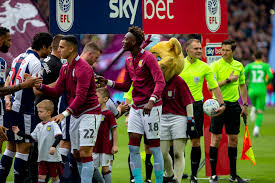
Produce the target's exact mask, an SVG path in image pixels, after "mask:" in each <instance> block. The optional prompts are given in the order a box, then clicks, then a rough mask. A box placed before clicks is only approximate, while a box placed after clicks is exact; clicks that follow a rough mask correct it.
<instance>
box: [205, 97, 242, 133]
mask: <svg viewBox="0 0 275 183" xmlns="http://www.w3.org/2000/svg"><path fill="white" fill-rule="evenodd" d="M224 103H225V111H224V112H223V113H222V114H221V115H219V116H216V117H212V118H211V125H210V128H209V131H210V132H211V133H213V134H222V128H223V125H225V130H226V133H227V134H230V135H237V134H239V132H240V121H241V119H240V114H241V111H242V109H241V107H240V104H239V103H238V102H224Z"/></svg>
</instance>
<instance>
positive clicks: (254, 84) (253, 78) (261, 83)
mask: <svg viewBox="0 0 275 183" xmlns="http://www.w3.org/2000/svg"><path fill="white" fill-rule="evenodd" d="M245 76H246V77H248V90H249V91H250V92H253V93H256V94H263V95H265V94H266V91H267V90H266V86H267V83H268V82H267V81H271V80H272V78H273V75H272V72H271V69H270V67H269V65H268V64H267V63H264V62H262V61H256V62H253V63H250V64H247V65H246V67H245ZM266 76H268V80H267V79H266Z"/></svg>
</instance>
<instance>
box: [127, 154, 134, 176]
mask: <svg viewBox="0 0 275 183" xmlns="http://www.w3.org/2000/svg"><path fill="white" fill-rule="evenodd" d="M128 167H129V172H130V180H132V179H134V176H133V174H132V170H131V166H130V154H129V156H128Z"/></svg>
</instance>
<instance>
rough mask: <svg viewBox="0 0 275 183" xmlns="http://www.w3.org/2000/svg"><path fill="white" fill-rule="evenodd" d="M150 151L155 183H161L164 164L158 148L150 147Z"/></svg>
mask: <svg viewBox="0 0 275 183" xmlns="http://www.w3.org/2000/svg"><path fill="white" fill-rule="evenodd" d="M150 151H151V152H152V154H153V157H154V172H155V177H156V183H162V180H163V170H164V162H163V156H162V153H161V150H160V147H150Z"/></svg>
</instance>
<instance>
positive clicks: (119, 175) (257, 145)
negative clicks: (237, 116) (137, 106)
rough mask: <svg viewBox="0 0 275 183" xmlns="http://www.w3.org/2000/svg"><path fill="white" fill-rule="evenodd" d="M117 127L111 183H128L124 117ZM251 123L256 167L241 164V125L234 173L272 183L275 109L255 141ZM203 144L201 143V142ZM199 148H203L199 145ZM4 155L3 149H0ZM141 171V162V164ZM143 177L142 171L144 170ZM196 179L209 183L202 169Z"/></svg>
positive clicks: (254, 181) (268, 112) (257, 182)
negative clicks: (117, 142) (117, 136)
mask: <svg viewBox="0 0 275 183" xmlns="http://www.w3.org/2000/svg"><path fill="white" fill-rule="evenodd" d="M117 123H118V135H119V151H118V153H117V154H116V155H115V161H114V164H113V170H112V177H113V182H114V183H127V182H130V181H129V180H130V178H129V170H128V164H127V159H128V145H127V144H128V134H127V130H126V127H125V124H124V117H121V118H120V119H119V120H117ZM253 127H254V123H252V122H251V121H250V120H249V119H248V128H249V134H250V137H251V142H252V147H253V151H254V154H255V157H256V161H257V166H256V167H255V166H254V165H253V164H252V163H251V162H250V161H248V160H246V161H243V160H242V161H241V160H240V157H241V151H242V142H243V133H244V125H243V123H242V124H241V132H240V134H239V146H238V161H237V172H238V174H239V175H240V176H241V177H243V178H247V179H250V182H251V183H272V182H275V108H274V107H273V108H267V109H266V111H265V113H264V121H263V123H262V127H261V137H258V138H255V137H253V136H252V132H253ZM202 143H203V139H202ZM202 147H204V145H203V144H202ZM190 150H191V147H190V143H189V142H188V143H187V146H186V149H185V151H186V166H185V173H187V174H188V175H190V173H191V170H190ZM3 151H4V146H3ZM141 151H143V144H141ZM202 153H203V154H202V158H204V149H203V148H202ZM143 168H144V162H143ZM143 176H145V171H144V170H143ZM198 177H199V178H205V179H201V180H199V182H208V179H206V178H207V177H206V176H205V168H202V170H201V171H200V172H199V174H198ZM227 178H228V176H222V177H221V180H220V181H219V182H220V183H225V182H229V181H228V180H227ZM8 181H9V182H13V171H11V172H10V175H9V177H8ZM152 181H153V182H155V179H154V173H153V175H152ZM182 182H183V183H187V182H189V180H187V179H185V180H182Z"/></svg>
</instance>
